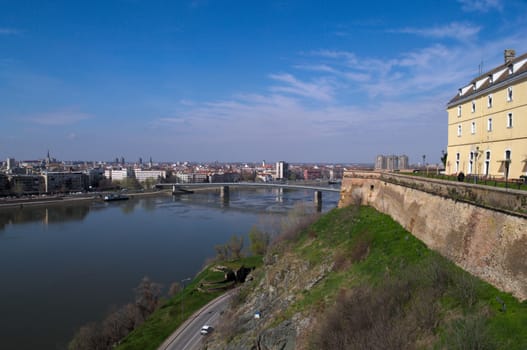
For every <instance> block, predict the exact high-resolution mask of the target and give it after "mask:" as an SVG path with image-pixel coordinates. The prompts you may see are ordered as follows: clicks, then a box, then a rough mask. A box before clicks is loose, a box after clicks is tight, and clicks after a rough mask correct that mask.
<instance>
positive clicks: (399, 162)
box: [375, 154, 409, 170]
mask: <svg viewBox="0 0 527 350" xmlns="http://www.w3.org/2000/svg"><path fill="white" fill-rule="evenodd" d="M408 168H409V163H408V156H407V155H405V154H403V155H400V156H398V155H388V156H385V155H382V154H380V155H378V156H377V157H376V158H375V170H403V169H408Z"/></svg>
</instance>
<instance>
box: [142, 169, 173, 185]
mask: <svg viewBox="0 0 527 350" xmlns="http://www.w3.org/2000/svg"><path fill="white" fill-rule="evenodd" d="M134 174H135V178H136V179H137V181H139V182H144V181H146V180H156V181H157V180H158V179H165V178H166V177H167V172H166V170H143V169H138V168H136V169H134Z"/></svg>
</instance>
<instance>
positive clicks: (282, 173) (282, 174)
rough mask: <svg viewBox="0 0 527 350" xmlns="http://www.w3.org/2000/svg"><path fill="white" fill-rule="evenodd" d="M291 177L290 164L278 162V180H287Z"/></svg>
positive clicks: (276, 174)
mask: <svg viewBox="0 0 527 350" xmlns="http://www.w3.org/2000/svg"><path fill="white" fill-rule="evenodd" d="M288 177H289V164H287V163H286V162H284V161H283V160H281V161H279V162H276V173H275V178H276V179H287V178H288Z"/></svg>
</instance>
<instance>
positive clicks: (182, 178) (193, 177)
mask: <svg viewBox="0 0 527 350" xmlns="http://www.w3.org/2000/svg"><path fill="white" fill-rule="evenodd" d="M176 178H177V179H178V181H179V182H180V183H203V182H208V181H207V180H208V176H207V174H201V173H177V174H176Z"/></svg>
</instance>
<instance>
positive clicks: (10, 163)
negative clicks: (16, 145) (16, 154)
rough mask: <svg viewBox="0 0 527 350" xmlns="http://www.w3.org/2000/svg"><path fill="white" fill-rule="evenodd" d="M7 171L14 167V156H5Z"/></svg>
mask: <svg viewBox="0 0 527 350" xmlns="http://www.w3.org/2000/svg"><path fill="white" fill-rule="evenodd" d="M6 166H7V171H10V170H13V169H14V168H15V167H16V163H15V158H7V161H6Z"/></svg>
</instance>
